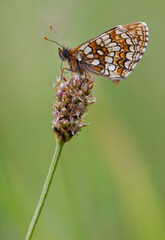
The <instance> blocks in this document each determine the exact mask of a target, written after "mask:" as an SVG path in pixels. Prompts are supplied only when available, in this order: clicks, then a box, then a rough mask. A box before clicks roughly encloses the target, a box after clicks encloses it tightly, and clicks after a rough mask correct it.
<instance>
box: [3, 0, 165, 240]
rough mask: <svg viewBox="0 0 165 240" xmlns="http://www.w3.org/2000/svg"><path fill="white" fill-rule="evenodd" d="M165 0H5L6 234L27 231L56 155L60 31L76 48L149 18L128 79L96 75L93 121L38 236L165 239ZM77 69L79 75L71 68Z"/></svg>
mask: <svg viewBox="0 0 165 240" xmlns="http://www.w3.org/2000/svg"><path fill="white" fill-rule="evenodd" d="M164 10H165V2H164V1H162V0H157V1H155V0H145V1H144V0H139V1H131V0H125V1H121V0H118V1H111V0H102V1H96V0H91V1H89V0H88V1H87V0H81V1H78V0H77V1H76V0H70V1H64V0H54V1H52V0H47V1H44V0H36V1H33V0H28V1H25V0H23V1H21V0H14V1H12V0H9V1H2V0H1V8H0V31H1V37H0V42H1V44H0V45H1V57H0V239H2V240H10V239H12V240H18V239H24V238H25V235H26V232H27V229H28V225H29V223H30V221H31V218H32V215H33V213H34V209H35V207H36V204H37V202H38V199H39V196H40V193H41V190H42V186H43V183H44V181H45V177H46V175H47V172H48V168H49V165H50V162H51V159H52V156H53V152H54V148H55V140H54V136H53V132H52V128H51V121H52V111H53V109H52V103H53V102H54V94H55V92H54V90H53V88H52V85H53V83H54V81H55V80H56V76H59V75H60V65H61V61H60V59H59V58H58V54H57V46H56V45H54V44H53V43H50V42H47V41H45V40H44V39H43V36H44V35H46V36H48V37H49V38H51V39H55V40H57V38H56V36H55V35H54V34H53V33H52V32H51V31H50V29H49V28H48V24H49V23H51V24H52V25H53V26H54V28H55V29H56V31H57V32H58V33H59V35H60V36H61V38H62V39H63V41H64V44H65V45H66V46H68V47H76V46H78V45H79V44H81V43H82V42H84V41H86V40H88V39H90V38H92V37H95V36H97V35H98V34H100V33H102V32H103V31H106V30H108V29H110V28H112V27H114V26H116V25H119V24H127V23H131V22H136V21H144V22H146V23H147V24H148V27H149V33H150V35H149V44H148V47H147V50H146V52H145V54H144V57H143V58H142V60H141V61H140V62H139V63H138V65H137V67H136V68H135V70H134V71H133V72H132V74H131V75H129V77H128V78H127V79H126V80H123V81H122V82H120V84H119V85H117V86H115V85H114V84H113V83H111V82H110V81H108V80H106V79H103V78H101V77H96V78H95V87H94V91H95V96H96V97H97V98H98V102H97V103H96V104H94V105H92V106H91V107H90V109H89V113H88V115H87V116H86V118H85V120H86V122H90V123H91V124H90V126H89V127H87V128H84V129H83V130H82V132H81V134H80V135H79V136H75V137H74V138H73V139H72V141H70V142H69V143H67V144H66V145H65V146H64V149H63V152H62V155H61V159H60V162H59V165H58V168H57V172H56V175H55V177H54V179H53V183H52V185H51V189H50V192H49V194H48V198H47V201H46V204H45V206H44V209H43V212H42V214H41V217H40V219H39V222H38V224H37V228H36V231H35V232H34V235H33V239H36V240H38V239H40V240H43V239H44V240H45V239H49V240H53V239H58V240H65V239H67V240H77V239H78V240H86V239H90V240H100V239H106V240H107V239H113V240H132V239H133V240H164V239H165V74H164V70H165V67H164V56H165V55H164V54H165V50H164V42H165V31H164V24H165V14H164ZM67 76H68V77H69V74H68V75H67Z"/></svg>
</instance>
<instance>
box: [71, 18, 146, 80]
mask: <svg viewBox="0 0 165 240" xmlns="http://www.w3.org/2000/svg"><path fill="white" fill-rule="evenodd" d="M147 42H148V27H147V25H146V24H145V23H142V22H139V23H132V24H127V25H123V26H117V27H115V28H113V29H111V30H109V31H106V32H104V33H102V34H100V35H99V36H97V37H96V38H94V39H91V40H89V41H87V42H85V43H83V44H82V45H80V46H79V47H78V48H77V49H75V50H76V51H77V52H79V53H80V54H81V56H82V65H83V67H84V68H85V69H87V71H90V72H93V73H95V74H97V75H100V76H103V77H105V78H108V79H110V80H112V81H114V82H116V83H117V82H118V81H119V80H121V79H123V78H125V77H127V76H128V75H129V73H131V71H132V70H133V69H134V67H135V66H136V64H137V62H138V61H139V60H140V59H141V57H142V55H143V53H144V51H145V49H146V46H147Z"/></svg>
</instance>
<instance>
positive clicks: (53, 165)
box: [25, 141, 64, 240]
mask: <svg viewBox="0 0 165 240" xmlns="http://www.w3.org/2000/svg"><path fill="white" fill-rule="evenodd" d="M63 145H64V142H62V141H57V144H56V149H55V152H54V155H53V159H52V162H51V165H50V168H49V172H48V175H47V177H46V180H45V184H44V186H43V189H42V193H41V196H40V199H39V201H38V204H37V207H36V210H35V212H34V215H33V218H32V220H31V223H30V226H29V229H28V232H27V234H26V238H25V240H30V239H31V237H32V234H33V232H34V229H35V227H36V224H37V221H38V218H39V216H40V214H41V211H42V208H43V206H44V203H45V200H46V197H47V194H48V191H49V188H50V185H51V182H52V178H53V175H54V172H55V170H56V167H57V164H58V160H59V157H60V154H61V150H62V147H63Z"/></svg>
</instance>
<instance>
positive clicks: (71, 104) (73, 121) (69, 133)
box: [52, 75, 96, 142]
mask: <svg viewBox="0 0 165 240" xmlns="http://www.w3.org/2000/svg"><path fill="white" fill-rule="evenodd" d="M93 82H94V81H93V79H92V78H91V76H89V75H88V76H87V75H86V76H85V77H84V78H83V77H81V76H79V75H74V76H72V77H71V78H70V80H69V81H66V82H64V83H62V82H61V83H60V84H59V85H57V86H55V85H54V86H53V88H54V89H55V91H56V92H57V94H56V97H55V99H56V103H55V104H53V109H54V111H53V118H54V120H53V123H52V127H53V129H54V133H55V135H56V136H57V139H58V140H59V141H63V142H67V141H69V140H70V139H71V138H72V137H73V136H74V135H78V134H79V132H80V130H81V128H82V127H84V126H87V124H83V123H82V121H83V117H84V115H85V113H86V112H87V109H88V106H89V105H91V104H92V103H94V102H96V99H95V97H94V96H93V92H92V88H93Z"/></svg>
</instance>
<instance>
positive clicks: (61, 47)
mask: <svg viewBox="0 0 165 240" xmlns="http://www.w3.org/2000/svg"><path fill="white" fill-rule="evenodd" d="M44 39H45V40H48V41H49V42H53V43H56V44H57V45H59V46H60V47H61V48H63V46H62V45H61V44H59V43H58V42H56V41H54V40H51V39H49V38H47V37H46V36H44Z"/></svg>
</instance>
